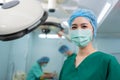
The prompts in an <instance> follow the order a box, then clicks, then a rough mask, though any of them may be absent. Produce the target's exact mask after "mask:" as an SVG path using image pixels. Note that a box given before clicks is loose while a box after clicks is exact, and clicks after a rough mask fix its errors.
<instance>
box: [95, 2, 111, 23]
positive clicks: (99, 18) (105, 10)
mask: <svg viewBox="0 0 120 80" xmlns="http://www.w3.org/2000/svg"><path fill="white" fill-rule="evenodd" d="M110 7H111V4H110V3H108V2H107V3H106V4H105V6H104V8H103V9H102V11H101V13H100V15H99V16H98V19H97V23H100V21H101V20H102V19H103V17H104V16H105V14H106V13H107V11H108V10H109V8H110Z"/></svg>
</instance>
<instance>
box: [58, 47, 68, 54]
mask: <svg viewBox="0 0 120 80" xmlns="http://www.w3.org/2000/svg"><path fill="white" fill-rule="evenodd" d="M67 51H69V48H68V47H67V46H66V45H62V46H61V47H60V48H59V52H60V53H66V52H67Z"/></svg>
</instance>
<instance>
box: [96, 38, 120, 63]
mask: <svg viewBox="0 0 120 80" xmlns="http://www.w3.org/2000/svg"><path fill="white" fill-rule="evenodd" d="M94 43H95V44H94V45H95V46H96V48H97V49H98V50H100V51H103V52H106V53H108V54H111V55H114V56H115V57H116V59H117V60H118V61H119V63H120V38H119V37H115V36H113V37H97V39H96V40H95V42H94Z"/></svg>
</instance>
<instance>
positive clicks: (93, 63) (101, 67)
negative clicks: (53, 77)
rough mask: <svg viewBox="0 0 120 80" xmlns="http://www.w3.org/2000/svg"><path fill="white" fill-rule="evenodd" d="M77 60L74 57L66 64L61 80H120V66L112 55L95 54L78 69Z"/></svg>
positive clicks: (89, 56)
mask: <svg viewBox="0 0 120 80" xmlns="http://www.w3.org/2000/svg"><path fill="white" fill-rule="evenodd" d="M75 59H76V56H73V57H71V58H68V59H67V60H66V61H65V62H64V64H63V67H62V70H61V73H60V77H59V80H120V64H119V63H118V62H117V60H116V58H115V57H114V56H112V55H110V54H106V53H103V52H100V51H97V52H94V53H92V54H90V55H88V56H87V57H86V58H85V59H84V60H83V61H82V62H81V63H80V64H79V66H78V67H77V68H76V67H75Z"/></svg>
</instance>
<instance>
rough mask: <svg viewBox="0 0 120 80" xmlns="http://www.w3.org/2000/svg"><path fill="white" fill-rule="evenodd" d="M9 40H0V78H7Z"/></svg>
mask: <svg viewBox="0 0 120 80" xmlns="http://www.w3.org/2000/svg"><path fill="white" fill-rule="evenodd" d="M10 44H11V43H10V42H3V41H0V80H7V79H6V78H7V77H6V76H7V72H8V69H7V66H8V60H9V52H10Z"/></svg>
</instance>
